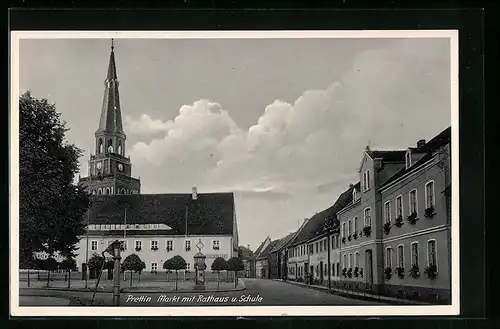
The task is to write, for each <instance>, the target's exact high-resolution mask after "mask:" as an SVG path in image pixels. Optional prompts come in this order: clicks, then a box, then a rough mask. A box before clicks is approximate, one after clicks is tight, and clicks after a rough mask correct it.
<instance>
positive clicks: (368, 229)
mask: <svg viewBox="0 0 500 329" xmlns="http://www.w3.org/2000/svg"><path fill="white" fill-rule="evenodd" d="M363 234H364V235H365V236H366V237H369V236H371V235H372V227H371V226H365V227H364V228H363Z"/></svg>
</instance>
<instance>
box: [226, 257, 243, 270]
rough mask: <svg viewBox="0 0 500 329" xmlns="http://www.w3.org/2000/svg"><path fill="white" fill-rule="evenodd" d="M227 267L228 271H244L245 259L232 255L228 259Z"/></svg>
mask: <svg viewBox="0 0 500 329" xmlns="http://www.w3.org/2000/svg"><path fill="white" fill-rule="evenodd" d="M227 267H228V271H233V272H237V271H243V270H244V269H245V265H244V264H243V261H242V260H241V259H240V258H238V257H232V258H231V259H229V260H228V261H227Z"/></svg>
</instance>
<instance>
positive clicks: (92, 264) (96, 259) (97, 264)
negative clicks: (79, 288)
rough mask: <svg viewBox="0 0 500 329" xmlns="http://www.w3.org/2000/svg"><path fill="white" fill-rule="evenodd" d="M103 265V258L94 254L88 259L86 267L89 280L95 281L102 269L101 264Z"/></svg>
mask: <svg viewBox="0 0 500 329" xmlns="http://www.w3.org/2000/svg"><path fill="white" fill-rule="evenodd" d="M103 263H104V257H102V256H101V255H99V254H97V253H94V254H93V255H92V257H91V258H90V259H89V261H88V264H87V267H88V269H89V274H90V279H96V278H97V276H98V275H99V272H100V271H101V269H102V264H103Z"/></svg>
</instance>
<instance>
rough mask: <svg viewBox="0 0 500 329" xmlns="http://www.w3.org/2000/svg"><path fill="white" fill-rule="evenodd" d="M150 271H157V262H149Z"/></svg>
mask: <svg viewBox="0 0 500 329" xmlns="http://www.w3.org/2000/svg"><path fill="white" fill-rule="evenodd" d="M151 272H153V273H156V272H158V263H151Z"/></svg>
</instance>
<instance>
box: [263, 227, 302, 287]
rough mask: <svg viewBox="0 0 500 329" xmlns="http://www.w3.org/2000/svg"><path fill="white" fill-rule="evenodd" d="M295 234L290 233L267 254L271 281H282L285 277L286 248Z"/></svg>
mask: <svg viewBox="0 0 500 329" xmlns="http://www.w3.org/2000/svg"><path fill="white" fill-rule="evenodd" d="M295 234H297V232H292V233H290V234H288V235H287V236H286V237H284V238H282V239H280V240H279V242H278V243H276V245H275V246H274V247H273V248H272V249H271V251H270V252H269V265H270V271H271V273H270V275H271V278H272V279H284V278H285V275H286V263H287V252H286V247H287V246H288V243H289V242H290V241H291V240H292V239H293V237H294V236H295Z"/></svg>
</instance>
